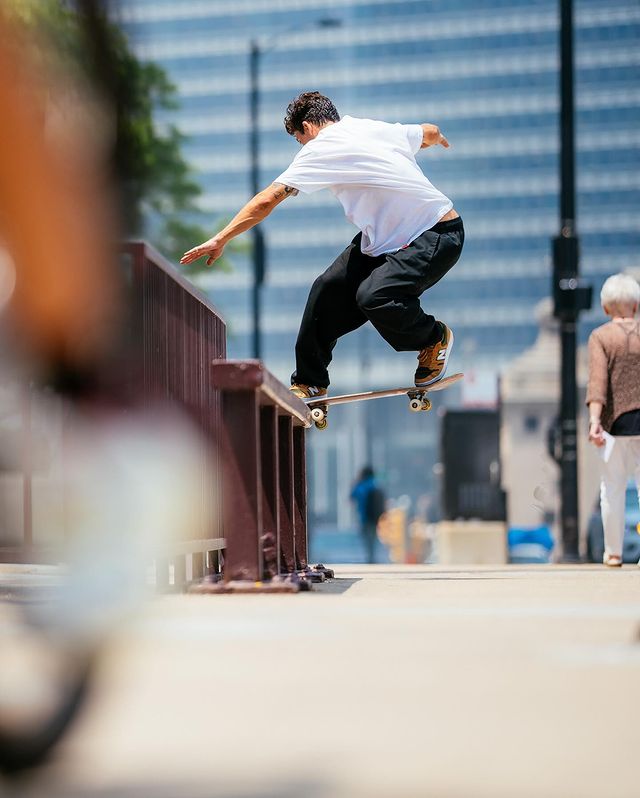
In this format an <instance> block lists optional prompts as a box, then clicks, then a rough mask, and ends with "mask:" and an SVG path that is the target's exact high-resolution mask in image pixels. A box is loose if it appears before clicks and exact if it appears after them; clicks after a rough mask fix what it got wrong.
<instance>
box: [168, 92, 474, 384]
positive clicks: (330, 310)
mask: <svg viewBox="0 0 640 798" xmlns="http://www.w3.org/2000/svg"><path fill="white" fill-rule="evenodd" d="M284 124H285V128H286V130H287V133H289V134H290V135H292V136H294V137H295V138H296V140H297V141H298V143H299V144H301V145H303V146H302V149H301V150H300V152H299V153H298V154H297V155H296V157H295V158H294V159H293V162H292V163H291V165H290V166H289V168H288V169H286V170H285V171H284V172H283V173H282V174H281V175H280V176H279V177H278V178H276V180H275V181H274V183H273V184H272V185H271V186H269V188H267V189H265V190H264V191H261V192H260V193H259V194H257V195H256V196H255V197H253V199H251V200H250V201H249V202H248V203H247V204H246V205H245V206H244V208H242V210H241V211H239V213H238V214H237V215H236V216H235V217H234V219H232V220H231V222H229V224H228V225H227V226H226V227H225V228H224V229H223V230H221V231H220V232H219V233H218V234H216V235H215V236H214V237H213V238H211V239H209V241H206V242H204V243H203V244H201V245H199V246H197V247H194V248H193V249H190V250H189V251H188V252H186V253H185V255H184V256H183V258H182V260H181V261H180V262H181V263H191V262H192V261H194V260H196V259H197V258H199V257H202V256H207V264H211V263H213V261H214V260H216V258H218V257H220V255H221V254H222V251H223V249H224V246H225V244H227V243H228V241H230V240H231V239H232V238H234V237H235V236H237V235H239V234H240V233H243V232H244V231H246V230H249V229H250V228H251V227H253V226H254V225H256V224H258V223H259V222H260V221H262V220H263V219H265V218H266V217H267V216H268V215H269V214H270V213H271V211H272V210H273V209H274V208H275V207H276V205H278V204H279V203H280V202H282V201H283V200H284V199H286V198H287V197H288V196H294V195H296V194H298V192H299V191H302V192H303V193H304V194H309V193H312V192H314V191H319V190H320V189H322V188H328V189H329V190H330V191H331V192H332V193H333V194H334V195H335V196H336V197H337V199H338V200H339V201H340V203H341V204H342V206H343V208H344V211H345V214H346V216H347V218H348V219H349V221H351V222H352V223H353V224H354V225H355V226H356V227H357V228H358V229H359V230H360V232H359V233H358V234H357V235H356V237H355V238H354V239H353V241H352V242H351V243H350V244H349V246H348V247H347V248H346V249H345V250H344V252H342V253H341V254H340V255H339V256H338V257H337V258H336V260H335V261H334V262H333V264H332V265H331V266H330V267H329V268H328V269H327V270H326V271H325V272H324V274H322V275H321V276H320V277H318V279H317V280H316V281H315V282H314V284H313V286H312V288H311V291H310V293H309V298H308V300H307V305H306V307H305V310H304V314H303V316H302V323H301V325H300V332H299V334H298V340H297V342H296V370H295V372H294V373H293V375H292V380H291V381H292V385H291V390H292V391H294V392H295V393H296V394H297V395H298V396H300V397H303V398H308V397H317V396H324V395H325V394H326V393H327V388H328V386H329V373H328V366H329V363H330V362H331V356H332V351H333V348H334V347H335V345H336V343H337V340H338V338H340V337H341V336H343V335H346V333H349V332H351V331H352V330H356V329H358V327H361V326H362V325H363V324H365V323H366V322H367V321H370V322H371V323H372V324H373V326H374V327H375V328H376V330H377V331H378V332H379V333H380V335H381V336H382V337H383V338H384V339H385V340H386V341H387V342H388V343H389V344H390V345H391V346H392V347H393V348H394V349H395V350H396V351H398V352H407V351H415V352H417V353H418V367H417V369H416V372H415V375H414V382H415V385H416V386H418V387H425V386H427V385H431V384H432V383H434V382H436V381H437V380H439V379H441V378H442V377H443V376H444V374H445V371H446V368H447V363H448V360H449V355H450V352H451V347H452V345H453V333H452V331H451V330H450V329H449V327H447V325H446V324H444V322H441V321H438V320H436V319H435V318H434V317H433V316H430V315H428V314H427V313H425V312H424V311H423V310H422V308H421V306H420V300H419V298H420V296H421V294H422V293H423V292H424V291H426V290H427V289H428V288H430V287H431V286H432V285H435V283H437V282H438V281H439V280H440V279H441V278H442V277H444V275H445V274H446V273H447V272H448V271H449V269H451V267H452V266H453V265H454V264H455V263H456V262H457V260H458V258H459V257H460V253H461V251H462V246H463V243H464V228H463V225H462V219H461V218H460V217H459V215H458V214H457V213H456V211H455V210H454V208H453V204H452V202H451V200H449V199H448V198H447V197H445V196H444V194H442V193H441V192H440V191H438V190H437V189H436V188H435V187H434V186H433V185H432V184H431V183H430V182H429V180H428V179H427V178H426V177H425V175H424V174H423V172H422V170H421V169H420V167H419V166H418V164H417V163H416V159H415V156H416V153H417V152H418V150H420V149H424V148H425V147H430V146H433V145H438V144H439V145H441V146H443V147H448V146H449V142H448V141H447V139H446V138H445V137H444V136H443V135H442V133H441V132H440V130H439V129H438V127H437V126H436V125H431V124H422V125H403V124H399V123H397V124H389V123H387V122H379V121H374V120H370V119H357V118H354V117H351V116H345V117H343V118H342V119H341V118H340V116H339V115H338V112H337V110H336V108H335V106H334V105H333V103H332V102H331V100H330V99H329V98H327V97H324V96H323V95H322V94H319V93H318V92H305V93H303V94H301V95H300V96H299V97H297V98H296V99H295V100H293V102H291V103H290V104H289V106H288V108H287V115H286V117H285V120H284Z"/></svg>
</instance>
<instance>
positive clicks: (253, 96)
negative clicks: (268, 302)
mask: <svg viewBox="0 0 640 798" xmlns="http://www.w3.org/2000/svg"><path fill="white" fill-rule="evenodd" d="M311 24H312V25H315V26H317V27H320V28H338V27H340V26H341V25H342V22H341V20H339V19H333V18H330V17H329V18H323V19H317V20H315V21H314V22H312V23H311ZM304 27H307V26H304ZM299 29H300V26H298V25H296V26H294V27H292V28H288V29H287V30H284V31H282V32H281V33H280V34H278V36H277V37H276V38H280V37H281V36H284V35H285V34H287V33H291V32H293V31H297V30H299ZM275 41H276V39H271V40H270V41H269V43H268V44H270V46H267V47H261V46H260V44H259V42H258V41H257V39H252V40H251V44H250V48H249V84H250V91H249V124H250V136H249V142H250V151H251V189H252V191H253V196H254V197H255V195H256V194H257V193H258V191H260V185H259V183H260V145H259V138H260V133H259V119H258V116H259V113H260V59H261V57H262V54H263V53H265V52H268V51H269V50H270V49H271V48H272V47H273V46H275V44H274V42H275ZM252 236H253V247H252V250H253V253H252V258H253V286H252V292H251V298H252V315H253V344H252V355H253V357H254V358H256V359H257V360H259V359H260V358H261V356H262V335H261V326H260V315H261V294H262V284H263V283H264V275H265V261H266V252H265V243H264V235H263V233H262V229H261V227H260V225H256V226H255V227H253V228H252Z"/></svg>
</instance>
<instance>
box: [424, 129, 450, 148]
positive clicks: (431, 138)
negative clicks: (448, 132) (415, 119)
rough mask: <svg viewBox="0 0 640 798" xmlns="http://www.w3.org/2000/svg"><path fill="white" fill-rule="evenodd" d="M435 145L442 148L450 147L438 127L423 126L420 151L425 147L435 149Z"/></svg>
mask: <svg viewBox="0 0 640 798" xmlns="http://www.w3.org/2000/svg"><path fill="white" fill-rule="evenodd" d="M434 144H439V145H440V146H441V147H445V148H448V147H449V146H450V145H449V142H448V141H447V139H446V138H445V137H444V136H443V135H442V133H441V132H440V128H439V127H438V126H437V125H431V124H429V123H426V124H424V125H422V145H421V147H420V149H421V150H423V149H424V148H425V147H433V145H434Z"/></svg>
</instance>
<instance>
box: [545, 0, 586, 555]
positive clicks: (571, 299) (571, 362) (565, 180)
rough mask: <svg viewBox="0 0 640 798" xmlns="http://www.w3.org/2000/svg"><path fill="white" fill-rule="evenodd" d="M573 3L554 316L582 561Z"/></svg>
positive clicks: (566, 34) (566, 37) (574, 526)
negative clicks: (580, 533)
mask: <svg viewBox="0 0 640 798" xmlns="http://www.w3.org/2000/svg"><path fill="white" fill-rule="evenodd" d="M573 95H574V75H573V3H572V0H560V234H559V235H558V236H557V237H556V238H554V240H553V296H554V315H555V316H556V318H557V319H558V320H559V322H560V425H559V433H560V456H559V465H560V497H561V505H560V507H561V509H560V521H561V530H562V546H563V556H564V559H565V561H569V562H572V561H578V560H579V557H580V555H579V526H578V446H577V443H578V429H577V422H576V416H577V404H578V388H577V381H576V331H577V326H578V321H579V318H580V311H582V310H588V309H589V308H590V307H591V292H592V289H591V286H590V285H585V284H583V283H582V282H581V281H580V279H579V269H578V255H579V252H578V235H577V231H576V191H575V132H574V116H575V114H574V96H573Z"/></svg>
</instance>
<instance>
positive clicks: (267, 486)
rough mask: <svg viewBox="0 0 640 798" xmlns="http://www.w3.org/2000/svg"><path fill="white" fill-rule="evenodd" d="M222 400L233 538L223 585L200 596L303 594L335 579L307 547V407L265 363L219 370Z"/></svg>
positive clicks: (218, 366)
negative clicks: (311, 562) (314, 560)
mask: <svg viewBox="0 0 640 798" xmlns="http://www.w3.org/2000/svg"><path fill="white" fill-rule="evenodd" d="M210 373H211V379H212V383H213V385H214V386H215V388H216V389H217V390H219V391H220V392H221V393H222V414H223V424H222V426H221V437H220V449H221V451H220V454H221V457H222V462H223V480H224V483H223V484H224V488H223V493H224V529H225V538H226V542H227V545H226V550H225V561H224V569H223V573H222V578H221V579H219V580H216V579H215V578H209V579H208V580H205V581H204V582H203V583H202V584H201V585H199V586H197V587H196V588H195V591H196V592H207V593H208V592H231V591H238V592H253V591H258V592H262V591H292V592H294V591H297V590H300V589H305V588H307V587H308V586H309V584H310V582H313V581H323V580H324V579H325V578H326V577H331V576H333V573H332V572H331V571H330V570H329V569H327V568H325V567H324V566H322V565H316V566H314V567H311V566H310V565H309V561H308V548H307V487H306V462H305V439H304V436H305V429H306V428H307V427H310V426H311V418H310V414H309V410H308V408H307V406H306V405H305V403H304V402H303V401H301V400H300V399H298V398H297V397H296V396H294V395H293V394H292V393H291V392H290V391H289V390H288V389H287V388H286V387H285V386H284V385H283V384H282V383H280V382H279V381H278V380H277V379H276V378H275V377H274V376H273V375H272V374H271V373H270V372H269V371H267V370H266V369H265V368H264V366H263V364H262V363H261V362H260V361H257V360H249V361H223V360H217V361H214V362H213V363H212V364H211V370H210Z"/></svg>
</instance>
